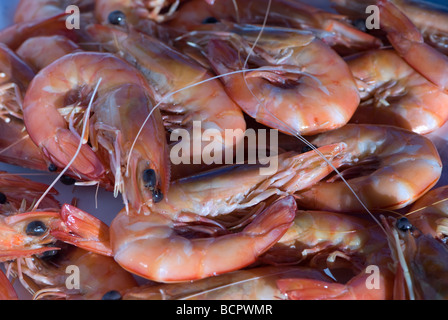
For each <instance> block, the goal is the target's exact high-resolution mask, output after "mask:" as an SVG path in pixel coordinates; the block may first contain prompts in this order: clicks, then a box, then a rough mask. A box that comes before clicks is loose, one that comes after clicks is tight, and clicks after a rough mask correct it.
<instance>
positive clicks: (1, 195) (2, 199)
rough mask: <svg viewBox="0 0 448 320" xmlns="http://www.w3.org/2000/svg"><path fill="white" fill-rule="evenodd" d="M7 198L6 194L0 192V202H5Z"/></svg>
mask: <svg viewBox="0 0 448 320" xmlns="http://www.w3.org/2000/svg"><path fill="white" fill-rule="evenodd" d="M7 200H8V199H6V195H5V194H4V193H1V192H0V204H5V203H6V201H7Z"/></svg>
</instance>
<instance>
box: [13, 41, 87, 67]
mask: <svg viewBox="0 0 448 320" xmlns="http://www.w3.org/2000/svg"><path fill="white" fill-rule="evenodd" d="M77 51H81V48H80V47H79V46H78V45H77V44H76V43H74V42H73V41H71V40H70V39H68V38H66V37H64V36H58V35H56V36H40V37H32V38H29V39H27V40H26V41H25V42H24V43H22V45H21V46H20V47H19V48H18V49H17V50H16V52H17V55H19V56H20V57H21V58H22V59H23V60H24V61H26V62H27V63H28V65H30V66H31V67H33V69H34V70H35V71H36V72H38V71H39V70H41V69H43V68H45V67H46V66H48V65H49V64H50V63H52V62H53V61H56V60H57V59H59V58H61V57H63V56H65V55H67V54H69V53H73V52H77Z"/></svg>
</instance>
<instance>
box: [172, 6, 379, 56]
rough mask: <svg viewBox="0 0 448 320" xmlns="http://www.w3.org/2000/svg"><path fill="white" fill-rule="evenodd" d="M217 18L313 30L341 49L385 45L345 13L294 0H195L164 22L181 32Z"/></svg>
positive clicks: (371, 47) (341, 50)
mask: <svg viewBox="0 0 448 320" xmlns="http://www.w3.org/2000/svg"><path fill="white" fill-rule="evenodd" d="M217 21H230V22H235V23H241V24H258V25H261V24H263V23H264V22H266V24H267V25H269V26H279V27H287V28H294V29H300V30H310V31H311V32H313V33H315V34H316V35H318V36H319V35H321V36H323V38H324V39H325V40H326V41H327V40H328V41H329V42H328V44H329V45H332V46H334V47H335V48H337V49H338V50H339V51H340V52H341V53H348V52H353V50H354V51H358V50H359V49H369V48H370V49H373V48H378V47H379V46H380V45H381V41H379V40H378V39H377V38H375V37H373V36H371V35H369V34H366V33H364V32H361V31H360V30H357V29H356V28H354V27H353V26H351V25H350V24H349V23H348V21H347V18H346V17H345V16H342V15H338V14H334V13H330V12H326V11H324V10H322V9H320V8H316V7H313V6H312V5H309V4H305V3H302V2H299V1H291V0H263V1H261V0H256V1H254V0H249V1H247V0H244V1H241V0H235V1H232V2H231V3H229V2H228V1H216V2H215V3H213V4H209V3H206V2H205V1H203V0H192V1H188V2H186V3H185V4H182V5H181V6H180V8H179V9H178V10H177V11H176V12H175V13H174V14H173V16H172V17H171V18H170V19H168V20H167V21H166V22H165V23H164V25H166V26H167V27H169V28H172V29H173V30H174V31H177V32H179V31H192V30H195V29H197V28H200V27H201V25H203V24H207V23H214V22H217Z"/></svg>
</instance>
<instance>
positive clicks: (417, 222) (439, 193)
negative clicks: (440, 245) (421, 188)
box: [406, 186, 448, 242]
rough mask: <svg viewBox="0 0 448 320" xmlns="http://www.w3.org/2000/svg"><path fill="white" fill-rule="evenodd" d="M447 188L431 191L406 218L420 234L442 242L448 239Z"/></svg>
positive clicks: (416, 203)
mask: <svg viewBox="0 0 448 320" xmlns="http://www.w3.org/2000/svg"><path fill="white" fill-rule="evenodd" d="M447 197H448V187H447V186H443V187H439V188H436V189H433V190H431V191H429V192H428V193H426V194H425V195H424V196H423V197H421V198H420V199H419V200H417V201H416V202H415V203H414V204H413V205H412V207H411V208H410V209H409V212H408V213H407V214H406V217H407V218H408V219H409V221H410V222H411V223H412V225H413V226H415V227H416V228H418V229H419V230H420V231H421V232H422V233H424V234H427V235H431V236H433V237H434V238H436V239H440V240H441V241H442V242H446V240H447V237H448V219H447V218H448V203H447V202H446V199H447Z"/></svg>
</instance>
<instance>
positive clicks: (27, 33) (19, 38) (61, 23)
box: [0, 13, 83, 50]
mask: <svg viewBox="0 0 448 320" xmlns="http://www.w3.org/2000/svg"><path fill="white" fill-rule="evenodd" d="M48 35H51V36H53V35H61V36H65V37H67V38H69V39H70V40H73V41H75V42H78V41H80V40H81V39H83V35H82V34H81V33H80V32H78V30H76V29H71V30H70V29H67V26H66V15H65V13H64V14H61V15H57V16H54V17H50V18H43V19H38V20H33V21H30V22H21V23H16V24H13V25H12V26H9V27H7V28H5V29H3V30H0V42H1V43H3V44H5V45H7V46H8V47H9V48H11V49H12V50H16V49H17V48H18V47H19V46H20V45H21V44H22V43H23V42H24V41H25V40H27V39H28V38H32V37H37V36H48Z"/></svg>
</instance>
